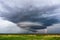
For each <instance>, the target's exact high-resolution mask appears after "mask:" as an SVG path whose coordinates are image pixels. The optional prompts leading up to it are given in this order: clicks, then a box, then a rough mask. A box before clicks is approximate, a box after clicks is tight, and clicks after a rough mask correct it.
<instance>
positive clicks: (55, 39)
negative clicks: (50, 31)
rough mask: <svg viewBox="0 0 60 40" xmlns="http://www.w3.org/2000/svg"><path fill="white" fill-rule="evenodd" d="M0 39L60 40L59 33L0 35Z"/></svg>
mask: <svg viewBox="0 0 60 40" xmlns="http://www.w3.org/2000/svg"><path fill="white" fill-rule="evenodd" d="M0 40H60V35H0Z"/></svg>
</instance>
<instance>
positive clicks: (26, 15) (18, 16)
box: [0, 0, 60, 30]
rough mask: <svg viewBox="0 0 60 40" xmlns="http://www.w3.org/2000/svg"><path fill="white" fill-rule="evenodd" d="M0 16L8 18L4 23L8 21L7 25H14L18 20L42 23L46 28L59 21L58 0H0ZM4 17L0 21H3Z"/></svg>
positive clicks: (59, 3) (59, 2) (59, 9)
mask: <svg viewBox="0 0 60 40" xmlns="http://www.w3.org/2000/svg"><path fill="white" fill-rule="evenodd" d="M0 17H4V18H5V19H6V20H8V22H7V23H5V25H8V23H9V25H8V26H10V23H13V24H14V25H15V24H16V23H18V22H26V21H29V22H33V23H34V22H37V23H39V24H40V23H41V24H42V23H43V26H44V27H46V28H47V27H49V26H51V25H53V24H55V23H56V24H57V23H60V0H0ZM5 19H4V21H3V20H2V22H0V23H4V22H5ZM13 24H12V26H14V25H13ZM2 25H3V24H2ZM2 25H1V26H2ZM12 26H10V27H12ZM19 30H20V29H19Z"/></svg>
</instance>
